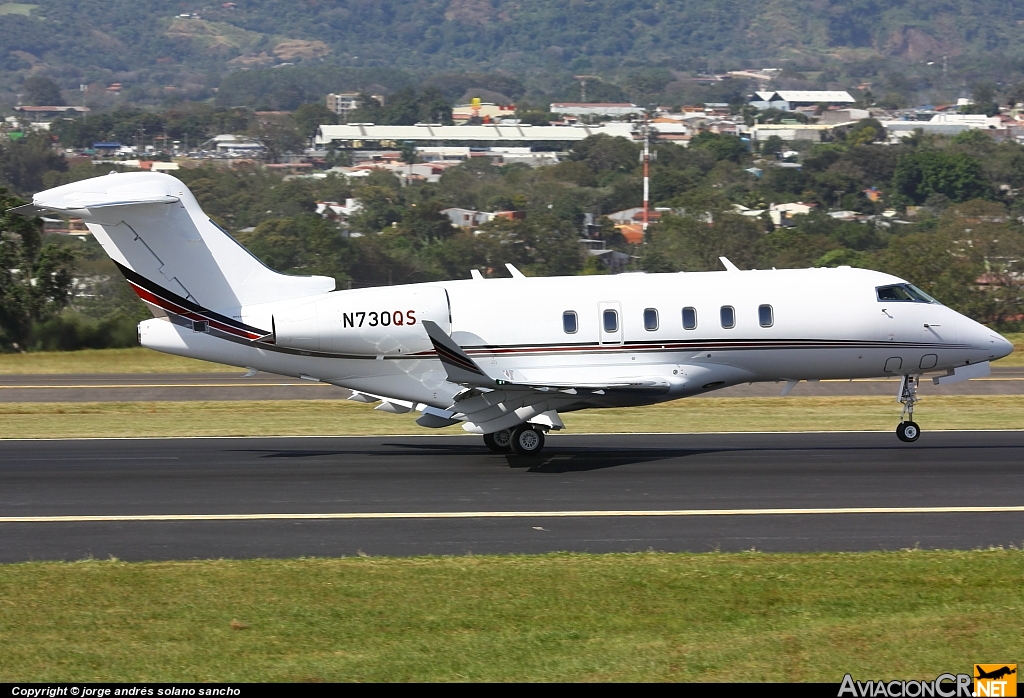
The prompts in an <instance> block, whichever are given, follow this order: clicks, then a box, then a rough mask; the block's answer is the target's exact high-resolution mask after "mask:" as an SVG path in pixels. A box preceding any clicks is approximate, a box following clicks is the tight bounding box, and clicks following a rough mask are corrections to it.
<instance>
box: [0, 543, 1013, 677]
mask: <svg viewBox="0 0 1024 698" xmlns="http://www.w3.org/2000/svg"><path fill="white" fill-rule="evenodd" d="M1022 578H1024V553H1022V552H1021V551H1019V550H998V551H975V552H931V551H904V552H890V553H859V554H802V555H789V554H773V555H765V554H759V553H742V554H718V553H705V554H699V555H692V554H662V553H642V554H617V555H599V556H598V555H583V554H551V555H539V556H501V557H496V556H468V557H456V558H451V557H433V558H411V559H393V558H392V559H387V558H349V559H332V560H327V559H300V560H247V561H226V560H218V561H197V562H170V563H133V564H127V563H121V562H117V561H86V562H79V563H27V564H17V565H6V566H0V608H2V609H3V612H2V613H0V637H2V638H3V661H0V681H207V680H215V681H230V682H238V681H324V680H326V681H339V680H363V681H382V680H383V681H501V680H540V681H663V680H680V681H835V682H838V681H839V680H840V679H841V678H842V676H843V674H844V673H846V672H850V673H852V674H853V676H854V678H859V679H861V680H867V679H878V678H884V679H892V678H907V679H911V678H926V679H928V678H934V677H935V676H937V675H938V674H940V673H942V672H947V671H948V672H954V673H957V672H961V673H963V672H969V671H970V670H971V664H972V663H974V662H977V661H992V662H1014V661H1017V660H1019V659H1021V657H1019V655H1020V652H1021V648H1022V647H1024V627H1022V625H1021V624H1020V622H1019V619H1020V618H1021V617H1022V615H1024V584H1021V579H1022Z"/></svg>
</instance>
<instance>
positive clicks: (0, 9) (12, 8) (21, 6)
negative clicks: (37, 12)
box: [0, 2, 39, 17]
mask: <svg viewBox="0 0 1024 698" xmlns="http://www.w3.org/2000/svg"><path fill="white" fill-rule="evenodd" d="M37 7H39V5H27V4H25V3H21V2H5V3H2V4H0V15H25V16H26V17H27V16H28V15H29V13H30V12H32V10H34V9H36V8H37Z"/></svg>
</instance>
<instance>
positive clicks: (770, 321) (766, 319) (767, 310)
mask: <svg viewBox="0 0 1024 698" xmlns="http://www.w3.org/2000/svg"><path fill="white" fill-rule="evenodd" d="M757 321H758V322H759V323H761V327H771V326H772V325H774V324H775V316H774V313H772V307H771V306H770V305H760V306H758V307H757Z"/></svg>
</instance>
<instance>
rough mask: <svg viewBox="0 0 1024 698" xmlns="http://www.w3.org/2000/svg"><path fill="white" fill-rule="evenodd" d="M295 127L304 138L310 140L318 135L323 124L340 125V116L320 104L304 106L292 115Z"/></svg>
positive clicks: (313, 103) (314, 103)
mask: <svg viewBox="0 0 1024 698" xmlns="http://www.w3.org/2000/svg"><path fill="white" fill-rule="evenodd" d="M292 119H294V120H295V126H296V128H298V129H299V133H301V134H302V135H303V136H304V137H306V138H309V137H310V136H312V135H313V134H315V133H316V130H317V129H318V128H319V127H320V125H321V124H336V123H338V115H337V114H335V113H334V112H332V111H331V110H330V109H328V108H327V107H326V106H324V105H323V104H321V103H320V102H311V103H309V104H302V105H300V106H299V108H298V109H296V110H295V113H293V114H292Z"/></svg>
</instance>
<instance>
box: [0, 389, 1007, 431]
mask: <svg viewBox="0 0 1024 698" xmlns="http://www.w3.org/2000/svg"><path fill="white" fill-rule="evenodd" d="M416 416H418V413H415V412H414V413H410V414H405V415H392V414H387V413H383V412H378V411H375V410H373V409H372V407H370V406H368V405H362V404H357V403H353V402H349V401H347V400H336V401H335V400H279V401H267V400H244V401H243V400H239V401H223V402H198V401H197V402H64V403H61V402H56V403H45V402H22V403H0V422H2V424H3V431H2V434H0V435H2V438H9V439H10V438H72V437H101V436H106V437H111V436H330V435H383V434H464V433H465V432H464V431H462V429H461V428H460V427H459V426H454V427H448V428H447V429H439V430H429V429H423V428H422V427H419V426H418V425H417V424H416V423H415V421H414V419H415V418H416ZM899 416H900V405H899V404H898V403H896V402H895V400H894V399H893V398H891V397H888V396H854V397H787V398H781V397H769V398H716V397H698V398H689V399H687V400H678V401H676V402H670V403H665V404H661V405H652V406H649V407H630V408H620V409H608V410H588V411H584V412H572V413H569V414H566V415H563V419H564V421H565V424H566V427H567V429H568V432H569V433H576V434H580V433H610V432H634V433H635V432H715V431H734V432H743V431H858V430H878V431H892V430H893V429H895V428H896V424H897V422H898V421H899ZM916 419H917V421H918V423H919V424H920V425H921V428H922V429H924V430H925V431H926V432H927V431H929V430H939V429H1021V428H1024V395H986V396H981V395H958V396H932V397H926V398H925V399H924V400H923V401H922V402H921V403H920V404H919V405H918V412H917V414H916Z"/></svg>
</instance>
